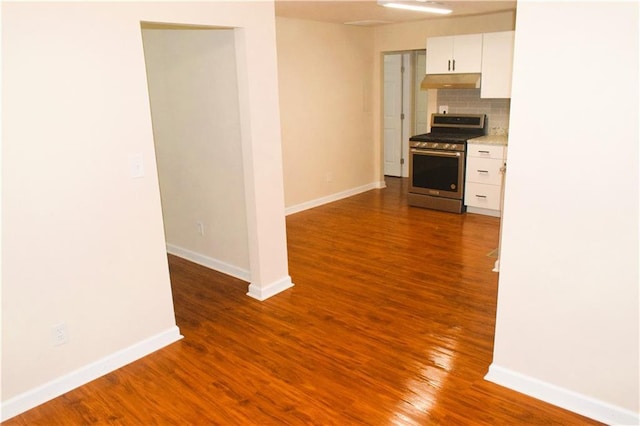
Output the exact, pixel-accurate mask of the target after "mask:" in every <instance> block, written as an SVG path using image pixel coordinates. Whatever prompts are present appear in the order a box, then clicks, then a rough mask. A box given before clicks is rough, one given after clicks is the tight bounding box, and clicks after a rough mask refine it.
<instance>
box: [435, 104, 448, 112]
mask: <svg viewBox="0 0 640 426" xmlns="http://www.w3.org/2000/svg"><path fill="white" fill-rule="evenodd" d="M438 112H439V113H440V114H449V105H440V106H439V107H438Z"/></svg>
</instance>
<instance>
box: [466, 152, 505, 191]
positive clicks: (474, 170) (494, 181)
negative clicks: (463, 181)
mask: <svg viewBox="0 0 640 426" xmlns="http://www.w3.org/2000/svg"><path fill="white" fill-rule="evenodd" d="M503 164H504V161H503V160H495V159H493V158H474V157H469V158H467V172H466V173H467V181H470V182H478V183H487V184H490V185H500V184H502V173H501V172H500V169H501V168H502V165H503Z"/></svg>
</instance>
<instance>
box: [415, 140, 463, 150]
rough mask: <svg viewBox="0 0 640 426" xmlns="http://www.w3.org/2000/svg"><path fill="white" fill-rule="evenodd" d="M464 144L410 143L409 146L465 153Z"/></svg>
mask: <svg viewBox="0 0 640 426" xmlns="http://www.w3.org/2000/svg"><path fill="white" fill-rule="evenodd" d="M464 145H465V144H463V143H446V142H418V141H410V142H409V146H410V147H411V148H415V149H436V150H442V151H464Z"/></svg>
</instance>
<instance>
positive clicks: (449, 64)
mask: <svg viewBox="0 0 640 426" xmlns="http://www.w3.org/2000/svg"><path fill="white" fill-rule="evenodd" d="M447 71H451V59H449V60H448V61H447Z"/></svg>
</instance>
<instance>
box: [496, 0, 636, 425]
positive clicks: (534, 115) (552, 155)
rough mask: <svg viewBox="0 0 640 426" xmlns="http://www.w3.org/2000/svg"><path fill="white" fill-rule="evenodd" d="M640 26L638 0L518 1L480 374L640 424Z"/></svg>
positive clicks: (580, 408)
mask: <svg viewBox="0 0 640 426" xmlns="http://www.w3.org/2000/svg"><path fill="white" fill-rule="evenodd" d="M541 22H544V25H542V26H541ZM638 23H639V19H638V4H637V2H626V3H620V2H551V3H538V2H522V3H519V4H518V14H517V22H516V41H515V58H514V72H513V97H512V100H511V102H512V103H511V127H510V138H509V158H508V170H507V178H506V195H505V207H504V215H503V237H502V255H501V261H500V278H499V295H498V314H497V325H496V336H495V350H494V360H493V364H492V367H491V371H490V373H489V376H488V378H489V379H490V380H494V381H496V382H498V383H501V384H504V385H506V386H509V387H512V388H515V389H517V390H520V391H522V392H525V393H528V394H530V395H533V396H536V397H538V398H541V399H545V400H548V401H550V402H552V403H554V404H557V405H560V406H564V407H565V408H569V409H571V410H574V411H578V412H581V413H583V414H586V415H588V416H591V417H594V418H596V419H599V420H601V421H604V422H608V423H614V424H638V422H639V421H640V419H639V417H638V411H639V409H640V407H639V398H640V394H639V390H638V386H639V371H638V362H639V361H638V360H639V351H638V345H639V329H638V324H639V308H638V305H639V294H638V279H639V275H638V262H639V260H638V256H639V254H640V253H639V252H638V237H639V234H638V231H639V228H638V213H639V210H638V193H639V186H638V154H639V150H638V145H639V144H638V136H639V133H638V113H639V111H638V88H639V86H638Z"/></svg>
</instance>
